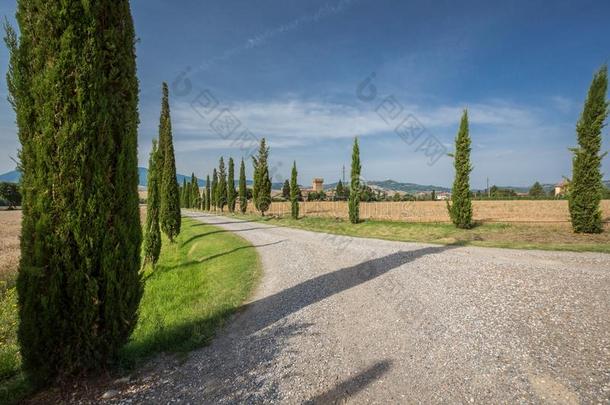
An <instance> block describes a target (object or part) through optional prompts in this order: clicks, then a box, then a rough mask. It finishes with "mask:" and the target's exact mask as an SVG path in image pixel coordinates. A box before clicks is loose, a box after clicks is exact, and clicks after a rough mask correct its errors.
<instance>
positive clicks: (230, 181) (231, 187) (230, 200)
mask: <svg viewBox="0 0 610 405" xmlns="http://www.w3.org/2000/svg"><path fill="white" fill-rule="evenodd" d="M236 198H237V195H236V192H235V163H234V162H233V158H231V157H230V158H229V174H228V177H227V205H228V207H229V212H231V213H233V212H235V200H236Z"/></svg>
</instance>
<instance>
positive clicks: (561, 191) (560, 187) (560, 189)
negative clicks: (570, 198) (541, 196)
mask: <svg viewBox="0 0 610 405" xmlns="http://www.w3.org/2000/svg"><path fill="white" fill-rule="evenodd" d="M567 190H568V182H567V181H566V180H562V181H560V182H559V183H557V184H555V195H556V196H560V195H565V193H566V191H567Z"/></svg>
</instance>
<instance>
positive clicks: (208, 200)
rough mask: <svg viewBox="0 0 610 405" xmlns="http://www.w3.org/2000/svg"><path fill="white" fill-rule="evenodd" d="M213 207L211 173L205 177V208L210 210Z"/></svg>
mask: <svg viewBox="0 0 610 405" xmlns="http://www.w3.org/2000/svg"><path fill="white" fill-rule="evenodd" d="M211 208H212V194H211V189H210V175H209V174H208V175H207V177H206V178H205V210H206V211H209V210H210V209H211Z"/></svg>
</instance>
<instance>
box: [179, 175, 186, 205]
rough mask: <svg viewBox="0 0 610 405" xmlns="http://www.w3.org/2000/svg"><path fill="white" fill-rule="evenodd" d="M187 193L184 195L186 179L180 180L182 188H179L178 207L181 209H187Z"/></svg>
mask: <svg viewBox="0 0 610 405" xmlns="http://www.w3.org/2000/svg"><path fill="white" fill-rule="evenodd" d="M186 201H187V193H186V178H185V177H183V178H182V187H181V188H180V206H181V207H183V208H187V206H186Z"/></svg>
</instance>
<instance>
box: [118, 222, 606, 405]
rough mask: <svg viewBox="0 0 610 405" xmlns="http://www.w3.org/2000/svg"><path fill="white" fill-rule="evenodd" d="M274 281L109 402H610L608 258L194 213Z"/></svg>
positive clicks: (264, 280)
mask: <svg viewBox="0 0 610 405" xmlns="http://www.w3.org/2000/svg"><path fill="white" fill-rule="evenodd" d="M190 215H191V216H193V217H196V218H197V219H198V220H200V221H203V222H207V223H211V224H216V225H218V226H220V227H222V228H224V229H226V230H230V231H233V232H237V233H238V234H239V235H241V236H243V237H244V238H246V239H248V240H249V241H250V242H251V243H252V244H254V245H255V246H257V249H258V251H259V253H260V255H261V257H262V262H263V268H264V274H263V277H262V280H261V283H260V284H259V286H258V288H257V289H256V291H255V293H254V295H253V296H252V298H251V299H250V301H249V302H248V304H247V305H246V306H245V308H244V310H242V311H240V312H239V313H238V314H236V315H235V316H234V318H233V319H232V320H231V322H230V323H229V324H228V325H227V326H226V327H225V328H224V329H223V330H222V331H221V332H220V333H219V335H218V336H217V338H216V339H215V340H214V341H213V343H212V344H211V345H210V346H208V347H205V348H203V349H201V350H198V351H195V352H193V353H192V354H191V355H190V356H189V357H188V358H187V359H186V360H182V361H178V360H174V359H171V358H169V357H164V358H159V359H158V360H156V361H154V362H153V363H152V364H150V365H149V366H148V367H147V368H146V369H144V370H143V371H141V372H140V373H139V374H138V375H137V376H135V381H133V382H132V383H130V384H128V385H127V386H126V387H125V388H124V389H122V390H120V394H119V393H117V396H115V397H114V398H113V399H112V400H111V401H112V402H115V401H117V402H119V401H120V402H133V403H171V402H180V403H189V402H190V403H193V404H195V403H262V402H281V403H295V404H296V403H298V404H300V403H346V402H347V403H379V404H387V403H569V404H571V403H610V255H606V254H596V253H569V252H543V251H522V250H508V249H489V248H476V247H456V246H437V245H425V244H416V243H400V242H390V241H381V240H374V239H359V238H351V237H343V236H333V235H328V234H322V233H314V232H307V231H301V230H295V229H288V228H280V227H273V226H269V225H263V224H259V223H256V222H248V221H237V220H233V219H228V218H225V217H219V216H212V215H205V214H200V213H197V214H190Z"/></svg>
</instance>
